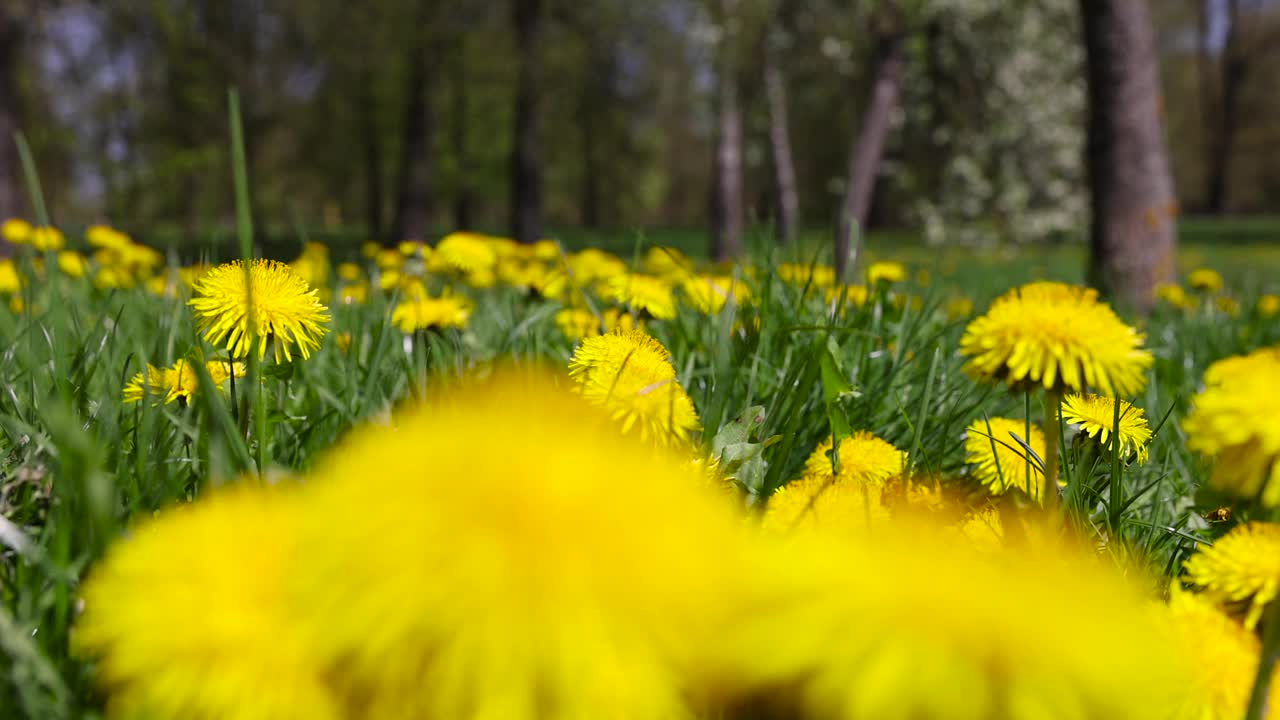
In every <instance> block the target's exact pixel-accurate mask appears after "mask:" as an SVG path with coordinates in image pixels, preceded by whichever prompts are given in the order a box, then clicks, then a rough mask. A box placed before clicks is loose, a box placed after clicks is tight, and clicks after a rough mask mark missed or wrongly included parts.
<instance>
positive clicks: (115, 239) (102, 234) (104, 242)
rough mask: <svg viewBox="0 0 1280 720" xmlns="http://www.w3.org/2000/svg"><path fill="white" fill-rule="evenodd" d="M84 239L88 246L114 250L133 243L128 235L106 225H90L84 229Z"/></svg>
mask: <svg viewBox="0 0 1280 720" xmlns="http://www.w3.org/2000/svg"><path fill="white" fill-rule="evenodd" d="M84 239H85V242H87V243H89V246H90V247H95V248H103V249H106V250H116V251H120V250H123V249H124V248H126V247H128V246H129V245H130V244H132V243H133V240H132V239H131V238H130V237H129V236H128V235H125V234H124V233H122V232H120V231H119V230H116V229H115V228H113V227H109V226H107V225H90V226H89V227H88V228H86V229H85V231H84Z"/></svg>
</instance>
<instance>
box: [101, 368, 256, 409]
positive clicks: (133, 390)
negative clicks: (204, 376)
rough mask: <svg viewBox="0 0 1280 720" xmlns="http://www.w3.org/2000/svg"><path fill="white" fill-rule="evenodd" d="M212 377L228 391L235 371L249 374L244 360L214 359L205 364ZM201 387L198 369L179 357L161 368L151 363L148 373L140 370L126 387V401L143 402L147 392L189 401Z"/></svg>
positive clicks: (166, 399) (220, 388)
mask: <svg viewBox="0 0 1280 720" xmlns="http://www.w3.org/2000/svg"><path fill="white" fill-rule="evenodd" d="M205 370H206V371H207V372H208V373H209V380H210V381H212V384H213V386H214V387H215V388H217V389H218V390H219V391H223V392H225V391H226V382H227V380H228V379H229V378H230V377H231V374H232V373H235V376H236V377H238V378H242V377H244V376H245V365H244V363H240V362H238V363H234V364H232V363H229V362H226V361H224V360H210V361H208V362H206V363H205ZM199 390H200V378H199V377H197V375H196V371H195V368H193V367H191V364H190V363H189V362H187V361H186V360H179V361H178V362H176V363H174V364H173V366H172V367H167V368H157V367H155V366H153V365H151V364H149V363H148V365H147V371H146V373H138V374H137V375H134V376H133V379H132V380H130V381H129V382H128V383H127V384H126V385H125V386H124V402H125V403H136V402H140V401H141V400H142V399H143V398H144V397H146V396H147V395H154V396H156V397H158V398H163V399H164V402H165V404H166V405H167V404H169V403H171V402H175V401H178V400H181V401H182V402H183V403H186V402H188V401H190V400H191V398H192V397H193V396H195V394H196V393H197V392H199Z"/></svg>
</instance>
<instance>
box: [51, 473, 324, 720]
mask: <svg viewBox="0 0 1280 720" xmlns="http://www.w3.org/2000/svg"><path fill="white" fill-rule="evenodd" d="M291 490H292V489H290V490H285V489H282V488H262V487H258V488H253V489H249V488H247V487H244V486H241V487H238V488H232V489H228V490H222V491H219V492H215V493H214V494H213V495H212V496H211V497H206V498H203V499H202V500H200V501H199V502H197V503H194V504H191V505H190V506H180V507H177V508H173V509H169V510H165V511H162V512H161V513H160V515H159V517H158V518H157V519H155V520H153V521H151V522H147V523H144V524H143V525H141V526H140V527H138V528H136V529H134V531H133V532H132V533H131V534H130V536H129V538H128V539H127V540H124V541H121V542H118V543H117V544H116V545H114V546H113V547H112V548H111V550H110V551H109V552H108V553H107V556H106V557H105V558H104V559H103V560H102V561H101V562H100V563H99V564H98V565H97V566H96V567H95V568H93V570H92V571H91V572H90V573H89V579H88V580H87V581H86V582H85V583H84V585H83V586H81V588H80V596H81V598H82V600H83V602H84V613H83V614H82V615H81V617H80V619H79V621H78V623H77V625H76V628H75V632H74V633H73V634H72V641H73V644H74V645H75V647H76V651H77V652H78V653H79V654H82V655H88V656H92V657H95V658H97V659H98V665H97V672H98V682H99V683H100V685H101V687H102V688H103V690H104V691H105V692H106V693H107V694H108V714H109V716H111V717H121V718H125V717H128V718H135V717H136V718H142V717H146V718H153V719H154V720H189V719H192V718H202V719H203V718H207V719H212V718H226V719H227V720H262V719H264V718H297V719H299V720H301V719H302V718H315V719H316V720H339V718H343V717H347V714H346V713H345V712H344V711H343V708H342V707H341V705H340V703H339V702H338V698H337V697H336V695H335V693H334V692H333V691H332V690H331V689H330V688H329V687H328V682H329V678H328V677H326V673H325V670H326V668H325V667H324V666H323V665H321V664H320V662H321V656H320V655H319V653H318V652H317V651H316V648H315V647H313V643H310V642H308V640H307V639H306V638H305V637H304V636H303V634H302V633H301V631H300V629H299V623H298V622H297V621H296V620H294V618H295V616H296V615H297V613H298V605H299V603H298V595H297V593H296V592H294V591H293V590H292V588H291V587H290V584H291V582H292V581H291V577H290V573H292V572H293V571H294V568H295V567H296V564H297V561H298V558H299V556H300V554H301V550H302V548H301V547H300V545H299V542H298V529H297V526H298V519H297V515H298V513H297V501H296V498H295V497H294V495H293V494H292V492H291ZM339 617H341V616H339Z"/></svg>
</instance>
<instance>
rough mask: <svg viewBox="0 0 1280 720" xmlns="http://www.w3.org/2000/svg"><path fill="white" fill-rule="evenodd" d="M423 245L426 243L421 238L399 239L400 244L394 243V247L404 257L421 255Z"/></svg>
mask: <svg viewBox="0 0 1280 720" xmlns="http://www.w3.org/2000/svg"><path fill="white" fill-rule="evenodd" d="M424 247H426V244H425V243H423V242H422V241H421V240H401V241H400V244H398V245H396V249H397V250H399V251H400V254H401V255H403V256H405V257H418V256H420V255H422V249H423V248H424Z"/></svg>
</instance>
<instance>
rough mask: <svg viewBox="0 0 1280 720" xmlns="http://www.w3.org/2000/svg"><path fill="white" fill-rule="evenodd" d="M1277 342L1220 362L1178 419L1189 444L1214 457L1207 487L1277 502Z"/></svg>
mask: <svg viewBox="0 0 1280 720" xmlns="http://www.w3.org/2000/svg"><path fill="white" fill-rule="evenodd" d="M1277 397H1280V346H1276V347H1270V348H1263V349H1261V350H1255V351H1254V352H1252V353H1249V354H1248V355H1239V356H1234V357H1229V358H1226V359H1225V360H1219V361H1218V362H1215V363H1213V364H1212V365H1210V366H1209V368H1208V369H1207V370H1205V374H1204V390H1202V391H1201V392H1200V394H1199V395H1196V396H1195V397H1194V398H1193V399H1192V407H1191V412H1190V413H1188V414H1187V417H1186V419H1184V420H1183V422H1182V427H1183V429H1184V430H1185V431H1186V433H1187V447H1188V448H1189V449H1191V450H1194V451H1196V452H1199V453H1203V454H1205V455H1208V456H1210V457H1212V458H1214V466H1213V473H1212V474H1211V475H1210V478H1209V484H1210V486H1211V487H1214V488H1215V489H1217V490H1219V491H1222V492H1228V493H1231V494H1233V495H1236V496H1239V497H1243V498H1246V499H1254V498H1260V499H1261V500H1262V502H1263V504H1264V505H1266V506H1267V507H1277V506H1280V415H1277V414H1276V412H1275V399H1276V398H1277Z"/></svg>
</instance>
